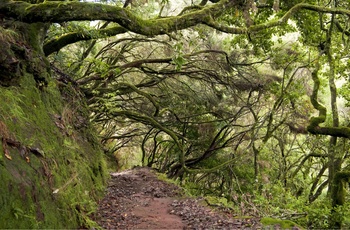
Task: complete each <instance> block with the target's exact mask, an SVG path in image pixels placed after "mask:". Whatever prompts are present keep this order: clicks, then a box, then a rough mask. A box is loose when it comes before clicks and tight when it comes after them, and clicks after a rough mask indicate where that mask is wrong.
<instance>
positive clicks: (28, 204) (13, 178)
mask: <svg viewBox="0 0 350 230" xmlns="http://www.w3.org/2000/svg"><path fill="white" fill-rule="evenodd" d="M56 84H57V83H56V82H55V81H54V80H52V81H51V82H49V84H48V86H46V87H44V88H43V89H40V90H39V89H38V87H37V84H36V82H35V80H34V78H33V75H31V74H28V73H23V74H22V76H21V77H20V82H19V84H16V86H9V87H2V86H0V102H1V104H0V140H1V143H0V181H1V186H0V216H1V221H0V228H1V229H3V228H77V227H88V225H90V224H93V223H91V222H90V220H89V218H88V217H87V216H88V215H89V214H90V213H91V212H92V211H93V210H94V208H95V206H96V200H97V199H98V197H99V196H100V195H101V192H102V191H103V189H104V184H105V162H104V160H103V155H102V151H101V149H100V147H99V145H98V142H97V140H96V139H95V137H94V135H93V130H91V127H90V124H89V122H88V119H87V117H88V116H87V112H86V110H85V109H86V108H85V106H84V103H83V100H81V99H80V98H79V96H78V93H77V91H75V90H74V88H73V87H70V86H62V87H60V89H61V90H59V89H58V86H57V85H56Z"/></svg>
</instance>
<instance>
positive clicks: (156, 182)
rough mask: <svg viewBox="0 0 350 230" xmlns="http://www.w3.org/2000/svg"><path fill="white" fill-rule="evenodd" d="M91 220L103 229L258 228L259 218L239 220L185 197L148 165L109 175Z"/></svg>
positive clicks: (202, 201) (177, 188)
mask: <svg viewBox="0 0 350 230" xmlns="http://www.w3.org/2000/svg"><path fill="white" fill-rule="evenodd" d="M93 219H94V220H95V221H96V222H97V223H98V224H99V225H100V226H101V227H102V228H104V229H261V227H262V226H261V224H260V223H259V219H258V218H248V219H239V218H237V217H235V216H234V215H232V214H230V213H229V212H224V211H223V210H220V209H217V208H216V209H212V208H210V207H209V206H207V205H205V202H204V200H203V199H202V198H189V197H186V196H184V194H183V192H182V191H181V189H180V188H179V187H177V186H176V185H174V184H171V183H168V182H165V181H163V180H160V179H158V177H157V175H156V174H155V173H154V172H153V171H152V170H151V169H148V168H141V167H140V168H135V169H133V170H127V171H123V172H119V173H113V174H111V179H110V182H109V186H108V188H107V193H106V196H105V197H104V199H102V200H101V201H100V204H99V209H98V212H97V213H96V214H95V216H94V217H93Z"/></svg>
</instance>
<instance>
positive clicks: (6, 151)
mask: <svg viewBox="0 0 350 230" xmlns="http://www.w3.org/2000/svg"><path fill="white" fill-rule="evenodd" d="M3 147H4V146H3ZM4 152H5V157H6V158H7V159H9V160H12V157H11V156H10V153H9V151H8V150H7V148H4Z"/></svg>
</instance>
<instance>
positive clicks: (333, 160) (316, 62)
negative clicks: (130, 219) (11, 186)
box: [0, 0, 350, 228]
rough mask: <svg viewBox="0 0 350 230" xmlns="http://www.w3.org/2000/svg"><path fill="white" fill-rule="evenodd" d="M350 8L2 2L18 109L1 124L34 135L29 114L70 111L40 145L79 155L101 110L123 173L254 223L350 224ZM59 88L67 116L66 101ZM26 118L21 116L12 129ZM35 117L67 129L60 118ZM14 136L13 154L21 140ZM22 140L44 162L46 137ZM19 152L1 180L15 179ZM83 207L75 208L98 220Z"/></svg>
mask: <svg viewBox="0 0 350 230" xmlns="http://www.w3.org/2000/svg"><path fill="white" fill-rule="evenodd" d="M349 8H350V3H349V2H348V1H343V0H330V1H323V0H318V1H314V0H307V1H296V0H295V1H284V0H273V1H272V0H265V1H252V0H246V1H241V0H221V1H206V0H202V1H182V2H181V3H179V2H178V1H170V0H148V1H146V0H133V1H126V3H125V4H124V2H121V1H117V0H116V1H102V0H101V1H100V2H99V3H90V2H79V1H41V0H37V1H35V0H27V1H2V2H1V3H0V18H1V26H2V27H0V29H1V30H2V31H1V32H2V33H1V35H0V40H1V41H2V42H3V44H4V46H2V47H1V48H0V52H1V53H2V57H4V58H1V62H0V66H1V68H2V69H3V71H2V72H1V73H0V77H1V78H0V83H1V85H2V88H1V97H4V100H5V101H6V102H7V104H8V107H6V105H5V106H2V107H1V115H2V120H0V125H1V126H0V127H2V126H4V127H5V126H6V127H7V126H9V127H7V129H9V130H10V131H11V132H13V133H16V134H18V135H19V134H20V133H26V131H24V130H23V129H24V128H28V127H26V125H25V124H26V119H27V118H26V117H23V116H20V115H23V114H28V113H34V114H35V113H39V112H38V111H40V110H41V109H42V110H43V111H45V113H46V115H48V114H55V113H58V114H62V113H63V112H64V111H66V118H65V119H60V122H61V123H62V124H61V123H60V122H58V121H57V120H56V126H58V127H55V128H53V127H50V126H48V125H46V124H45V125H44V126H43V127H41V128H38V133H35V134H34V135H35V138H38V139H39V140H43V139H44V138H43V137H41V138H40V135H44V136H47V135H52V136H53V137H54V139H56V138H57V137H56V136H55V135H53V134H48V133H50V132H54V131H52V130H55V129H58V130H59V129H61V130H60V132H63V131H64V134H65V135H66V136H67V137H69V138H68V139H67V138H66V139H65V138H63V139H62V137H59V139H58V140H57V142H54V141H53V142H52V143H50V145H48V146H47V147H42V148H44V151H45V152H46V151H49V152H50V151H55V150H57V149H59V148H58V145H61V144H59V143H61V142H62V143H64V145H63V146H65V147H66V148H68V149H72V150H77V151H78V152H79V151H80V150H79V149H80V148H81V147H77V146H76V145H75V144H74V143H71V142H70V141H71V140H72V138H73V140H74V142H79V141H80V139H79V138H78V137H76V136H74V135H75V134H74V133H75V132H79V133H80V134H81V133H83V134H84V133H85V134H86V135H90V134H91V130H90V131H89V132H85V131H86V130H85V129H88V128H89V126H90V123H89V122H87V121H85V120H84V119H85V118H86V116H87V115H89V117H90V122H91V123H92V125H93V126H94V127H95V129H96V130H97V132H98V134H99V140H100V142H101V144H102V146H103V149H104V153H105V156H106V157H107V158H108V160H109V161H110V162H112V161H117V163H118V168H119V169H123V168H128V167H132V166H133V165H138V164H142V165H144V166H149V167H153V168H156V169H157V170H158V171H160V172H163V173H166V174H167V175H168V177H170V178H173V179H175V180H177V181H178V182H179V183H181V184H182V185H183V186H184V187H185V188H186V190H187V191H188V192H189V193H191V194H193V195H201V196H205V197H207V198H208V200H210V201H211V202H213V203H216V204H219V205H223V206H226V207H228V208H230V209H232V210H233V211H235V212H238V213H239V214H240V215H257V216H262V217H267V216H270V217H274V218H281V219H289V220H293V221H295V222H297V223H298V224H300V225H301V226H304V227H308V228H341V227H350V219H349V216H350V210H349V196H348V195H347V190H348V182H349V176H350V171H349V159H348V155H349V154H348V149H349V141H348V140H349V138H350V128H349V127H348V126H349V120H350V118H349V110H348V107H347V106H348V103H349V100H350V96H349V95H350V94H349V93H350V92H349V85H348V84H349V83H348V81H349V79H348V78H349V77H348V75H349V64H350V61H349V54H348V46H349V35H350V31H349V28H350V25H349V16H350V11H349V10H348V9H349ZM96 20H97V21H96ZM30 76H31V78H32V79H30V80H29V79H28V78H30ZM52 77H54V79H53V78H52ZM57 85H58V86H57ZM26 86H28V87H30V89H29V90H30V91H34V92H35V95H34V96H33V99H30V98H31V97H28V96H27V94H25V92H26V90H28V89H26ZM58 88H60V89H61V97H62V96H65V98H66V100H70V103H67V104H68V105H67V106H64V105H63V104H62V105H57V103H58V101H61V100H62V99H57V100H58V101H55V100H54V98H56V97H58V96H57V95H56V94H57V93H58ZM67 89H69V90H68V91H66V90H67ZM3 92H4V93H3ZM16 92H20V93H19V94H16ZM6 93H8V96H6ZM21 94H23V95H24V96H21ZM67 94H69V96H67ZM38 97H40V98H41V99H40V100H39V99H37V98H38ZM24 98H25V99H24ZM67 98H68V99H67ZM74 99H78V100H79V101H80V103H78V104H79V105H77V104H75V103H74V102H75V101H76V100H74ZM31 100H33V101H39V102H38V103H39V105H35V106H34V105H32V104H33V102H31ZM41 101H42V103H43V104H40V103H41ZM60 103H62V102H60ZM82 104H83V105H82ZM29 105H32V107H30V110H29V111H26V110H24V109H23V107H24V108H26V106H29ZM33 106H34V107H33ZM80 107H81V108H82V109H81V110H79V109H77V108H80ZM51 109H52V110H53V111H56V112H52V111H51ZM76 109H77V110H78V111H77V110H76ZM40 113H43V112H40ZM46 115H45V116H46ZM13 117H22V118H21V119H22V120H20V121H19V122H17V123H16V122H14V123H11V125H10V122H6V121H8V120H9V119H10V118H12V119H13ZM51 117H52V115H51ZM62 117H63V116H62ZM37 119H40V120H43V121H45V119H47V120H48V121H49V122H51V123H52V122H53V125H55V119H57V118H55V117H54V118H51V120H50V119H49V116H46V117H44V118H37ZM61 120H63V121H61ZM30 121H31V124H33V122H34V121H33V120H32V119H31V118H30ZM65 122H67V123H65ZM68 123H69V124H70V125H72V126H70V125H68ZM79 124H80V125H82V126H84V130H85V131H84V130H81V127H75V126H74V125H78V126H79ZM60 125H61V126H60ZM51 126H52V124H51ZM39 127H40V126H39ZM62 127H63V128H62ZM33 129H34V128H33ZM62 129H63V131H62ZM2 130H6V129H2ZM39 131H40V132H39ZM27 132H30V134H31V132H32V131H30V129H29V131H27ZM7 133H8V132H7V131H2V133H0V134H1V137H2V139H3V143H5V142H6V140H7V139H9V140H12V139H14V138H12V139H11V138H9V137H10V134H7ZM85 134H84V135H85ZM28 135H29V134H28ZM72 135H73V136H72ZM84 135H83V136H84ZM29 136H30V135H29ZM38 136H39V137H38ZM18 138H19V139H21V141H22V142H23V143H24V144H21V146H29V147H26V148H28V151H29V152H30V151H31V152H33V154H34V152H35V149H36V148H35V147H31V146H32V143H35V142H34V141H33V140H32V139H31V138H30V137H26V135H22V136H20V137H18ZM4 140H5V141H4ZM83 140H84V141H87V142H90V143H96V140H95V139H94V138H93V137H90V138H89V137H85V139H84V138H83ZM9 142H10V141H9ZM22 142H21V143H22ZM26 142H28V144H27V145H25V143H26ZM9 144H11V143H7V144H6V143H5V144H3V148H2V152H4V154H2V157H0V161H1V162H2V165H0V170H4V171H11V170H10V166H9V164H10V163H9V159H5V158H6V157H7V158H8V156H9V155H8V150H7V149H6V148H7V147H6V146H7V145H9ZM42 145H44V144H42ZM4 146H5V147H4ZM81 146H84V144H81ZM92 146H94V145H92ZM95 147H96V149H98V148H99V146H97V145H96V146H95ZM46 148H47V149H48V150H46ZM18 150H19V151H20V148H18ZM62 151H63V152H64V150H62ZM78 152H75V151H72V152H71V154H72V155H71V157H73V158H75V157H82V156H81V154H80V155H79V153H78ZM88 152H89V154H90V156H91V157H92V158H93V159H89V160H88V161H87V162H90V163H92V162H94V163H95V164H100V165H97V166H96V165H95V166H91V167H92V169H91V170H92V171H93V174H94V175H95V176H96V177H97V176H100V175H103V172H98V173H96V170H97V171H103V170H102V169H103V168H104V167H103V166H101V165H102V163H103V160H101V159H100V155H99V154H97V152H99V150H98V151H96V152H93V151H91V150H88ZM37 154H39V155H40V152H39V153H37ZM59 156H60V155H58V156H57V157H58V158H59ZM57 157H56V156H55V154H52V156H46V158H48V159H51V160H52V161H57V159H56V158H57ZM96 158H97V159H100V160H98V161H96ZM78 161H80V160H78ZM45 162H46V161H45ZM63 162H65V164H68V165H69V164H70V162H71V161H70V160H68V161H67V160H65V161H64V160H63ZM98 162H100V163H98ZM39 163H40V162H38V164H39ZM90 163H87V164H90ZM18 164H19V163H18ZM21 164H23V163H21ZM41 164H43V165H47V167H48V168H49V169H50V168H55V167H57V166H55V165H56V163H55V162H53V163H52V164H51V165H50V164H47V162H46V163H44V162H43V161H42V162H41ZM38 167H39V166H38ZM80 167H81V165H79V164H76V165H73V166H72V165H70V166H69V167H68V166H67V168H70V169H71V170H73V171H75V170H76V173H80V171H81V170H83V169H81V168H80ZM68 174H72V175H73V177H74V175H75V174H74V173H72V172H70V173H68ZM1 175H3V173H1ZM69 176H71V175H69ZM69 176H67V177H66V178H69ZM12 177H15V176H14V174H13V173H12ZM75 178H77V177H75ZM102 178H103V176H101V178H100V179H99V180H98V182H99V185H101V183H102V182H101V181H103V179H102ZM72 180H75V179H74V178H73V179H72ZM79 180H80V181H82V180H83V181H85V180H84V179H83V177H81V178H79ZM89 180H91V178H90V179H89ZM94 180H95V179H92V181H94ZM56 183H58V184H60V182H57V181H56ZM61 183H62V184H61V185H56V186H64V187H66V186H65V185H64V183H66V182H64V180H63V181H62V182H61ZM19 184H20V183H19ZM84 189H85V188H84V187H82V188H81V189H80V190H79V191H82V192H84V191H83V190H84ZM5 190H6V188H5ZM4 194H5V195H6V192H5V191H4ZM35 199H36V198H35ZM65 202H67V201H65ZM81 209H82V208H81V207H80V206H79V208H76V207H75V209H74V210H78V212H79V213H80V214H81V213H82V212H83V213H84V212H88V211H87V210H85V211H81ZM14 210H17V209H14ZM14 213H15V214H14V215H15V216H16V217H17V216H18V215H19V214H21V213H24V212H23V211H18V210H17V211H16V212H14ZM30 218H32V219H33V218H34V219H35V218H36V219H38V216H37V217H35V216H33V217H30ZM85 222H86V221H85ZM80 224H81V223H80ZM85 224H86V223H85ZM72 225H74V224H72ZM8 226H15V225H8Z"/></svg>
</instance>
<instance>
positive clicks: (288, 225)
mask: <svg viewBox="0 0 350 230" xmlns="http://www.w3.org/2000/svg"><path fill="white" fill-rule="evenodd" d="M260 222H261V223H262V224H263V225H264V226H265V227H267V226H275V225H279V227H280V228H282V229H292V228H293V227H297V228H299V229H304V228H303V227H301V226H299V225H298V224H296V223H294V222H293V221H290V220H281V219H275V218H271V217H264V218H262V219H261V220H260Z"/></svg>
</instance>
